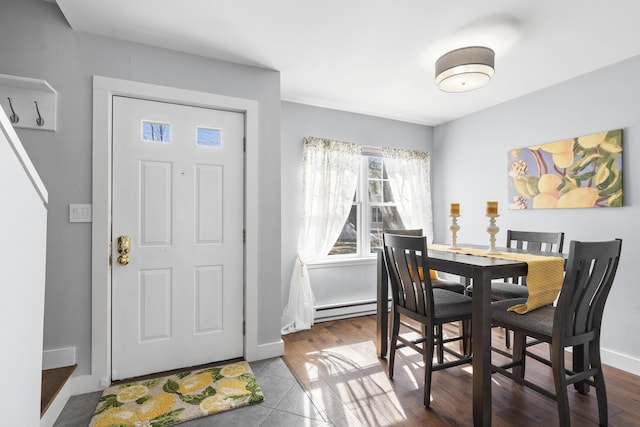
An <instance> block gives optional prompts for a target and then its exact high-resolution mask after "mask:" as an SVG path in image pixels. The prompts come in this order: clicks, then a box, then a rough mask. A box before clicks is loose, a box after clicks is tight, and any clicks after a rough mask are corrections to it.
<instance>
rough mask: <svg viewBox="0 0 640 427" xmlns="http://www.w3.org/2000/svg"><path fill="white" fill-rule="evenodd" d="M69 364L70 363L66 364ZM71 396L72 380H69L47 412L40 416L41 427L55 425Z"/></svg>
mask: <svg viewBox="0 0 640 427" xmlns="http://www.w3.org/2000/svg"><path fill="white" fill-rule="evenodd" d="M66 366H68V365H66ZM69 397H71V380H70V379H69V380H67V382H66V383H65V384H64V386H62V388H61V389H60V391H59V392H58V395H57V396H56V398H55V399H53V402H51V404H50V405H49V408H47V412H45V413H44V415H42V417H41V418H40V427H53V425H54V424H55V422H56V420H57V419H58V417H59V416H60V413H61V412H62V410H63V409H64V406H65V405H66V404H67V401H68V400H69Z"/></svg>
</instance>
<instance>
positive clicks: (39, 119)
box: [33, 101, 44, 126]
mask: <svg viewBox="0 0 640 427" xmlns="http://www.w3.org/2000/svg"><path fill="white" fill-rule="evenodd" d="M33 102H34V104H36V112H37V113H38V118H37V119H36V124H37V125H38V126H44V119H43V118H42V116H41V115H40V109H39V108H38V101H33Z"/></svg>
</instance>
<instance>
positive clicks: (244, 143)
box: [242, 137, 247, 153]
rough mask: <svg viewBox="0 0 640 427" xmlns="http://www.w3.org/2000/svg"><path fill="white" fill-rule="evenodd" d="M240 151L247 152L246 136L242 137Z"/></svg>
mask: <svg viewBox="0 0 640 427" xmlns="http://www.w3.org/2000/svg"><path fill="white" fill-rule="evenodd" d="M242 151H243V152H245V153H246V152H247V138H245V137H243V138H242Z"/></svg>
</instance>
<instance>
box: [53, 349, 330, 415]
mask: <svg viewBox="0 0 640 427" xmlns="http://www.w3.org/2000/svg"><path fill="white" fill-rule="evenodd" d="M250 365H251V369H252V370H253V373H254V374H255V376H256V378H257V379H258V383H259V384H260V387H262V392H263V393H264V401H263V402H262V403H259V404H255V405H250V406H245V407H242V408H238V409H234V410H231V411H227V412H222V413H220V414H216V415H210V416H208V417H203V418H198V419H195V420H192V421H187V422H184V423H181V424H178V425H179V426H180V427H216V426H225V427H226V426H243V427H245V426H246V427H252V426H265V427H268V426H274V427H298V426H299V427H325V426H331V425H332V424H331V423H330V422H328V420H326V419H325V418H324V417H323V415H322V414H321V413H320V412H319V411H318V410H317V409H316V408H315V406H313V403H311V400H310V399H309V397H308V396H307V395H306V394H305V392H304V390H303V389H302V388H301V387H300V385H299V384H298V382H297V381H296V379H295V378H294V377H293V374H292V373H291V371H290V370H289V368H287V365H285V363H284V362H283V361H282V359H281V358H280V357H276V358H273V359H267V360H261V361H258V362H252V363H250ZM101 394H102V393H101V392H99V391H98V392H95V393H87V394H81V395H78V396H72V397H71V399H69V401H68V402H67V404H66V406H65V407H64V409H63V410H62V413H61V414H60V416H59V417H58V419H57V421H56V422H55V424H54V427H86V426H88V425H89V421H91V415H92V414H93V411H94V410H95V408H96V405H97V404H98V400H99V399H100V396H101Z"/></svg>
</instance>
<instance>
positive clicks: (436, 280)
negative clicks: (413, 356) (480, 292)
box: [385, 228, 471, 363]
mask: <svg viewBox="0 0 640 427" xmlns="http://www.w3.org/2000/svg"><path fill="white" fill-rule="evenodd" d="M385 233H389V234H396V235H399V236H422V235H423V232H422V228H416V229H408V230H401V229H389V230H385ZM420 272H422V274H421V275H420V278H421V279H423V277H424V271H423V270H419V273H420ZM429 278H430V279H431V286H432V287H433V288H434V289H445V290H447V291H451V292H456V293H459V294H464V292H465V286H464V285H463V284H462V283H460V281H455V280H446V279H442V278H440V276H439V275H438V272H437V271H435V270H429ZM401 324H403V325H405V326H408V325H407V324H406V323H405V322H401ZM459 327H460V328H461V327H462V325H459ZM460 331H461V330H460ZM460 333H462V332H460ZM437 334H439V335H441V336H444V331H443V330H442V328H441V327H438V331H437ZM423 336H424V331H423ZM468 344H469V351H470V347H471V345H470V343H468ZM464 348H466V347H464ZM436 350H437V357H438V363H442V361H443V360H444V346H443V344H442V343H437V344H436ZM460 351H463V346H462V345H461V348H460ZM465 354H469V353H465Z"/></svg>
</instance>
